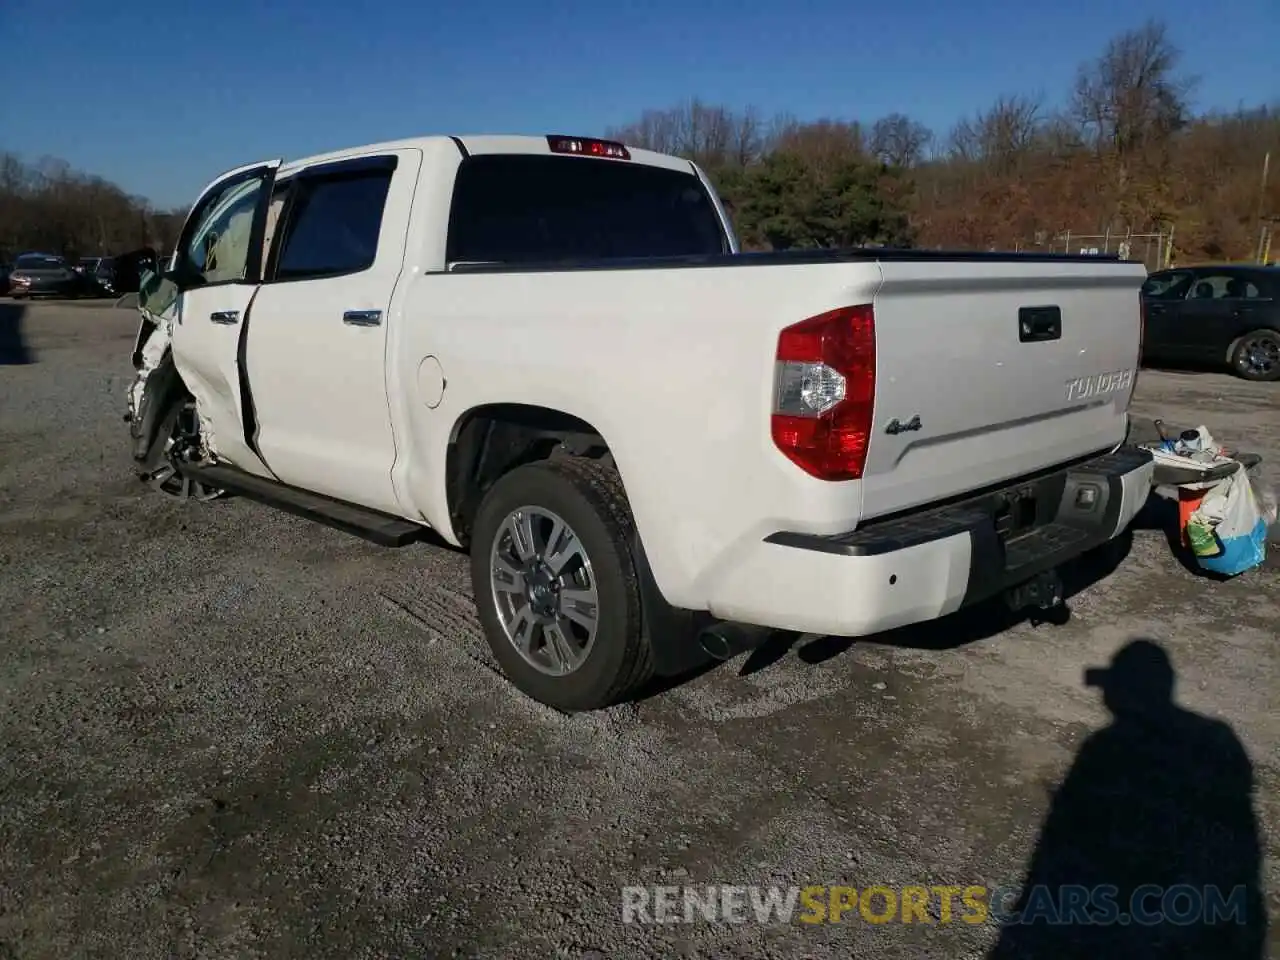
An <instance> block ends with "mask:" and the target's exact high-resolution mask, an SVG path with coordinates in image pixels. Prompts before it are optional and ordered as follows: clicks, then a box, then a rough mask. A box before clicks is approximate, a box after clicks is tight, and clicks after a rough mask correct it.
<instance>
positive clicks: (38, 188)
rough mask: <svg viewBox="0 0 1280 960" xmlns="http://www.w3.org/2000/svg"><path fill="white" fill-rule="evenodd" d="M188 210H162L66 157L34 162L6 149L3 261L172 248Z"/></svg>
mask: <svg viewBox="0 0 1280 960" xmlns="http://www.w3.org/2000/svg"><path fill="white" fill-rule="evenodd" d="M184 215H185V211H167V210H156V209H154V208H153V207H152V206H151V204H150V203H149V202H148V201H147V200H146V199H145V198H144V197H138V196H132V195H130V194H128V193H126V192H125V191H124V190H122V189H121V188H120V187H118V186H117V185H116V184H114V183H111V182H110V181H108V180H104V179H103V178H102V177H97V176H93V175H91V174H86V173H83V172H81V171H78V170H75V169H73V168H72V167H71V166H70V165H69V164H68V163H67V162H66V161H64V160H59V159H57V158H54V157H44V158H42V159H40V160H38V161H36V162H34V163H28V162H25V161H24V160H23V159H22V158H21V157H19V156H18V155H17V154H15V153H9V152H0V263H7V262H10V261H11V260H12V259H13V258H14V257H16V256H18V255H20V254H23V253H31V252H39V253H53V254H58V255H60V256H66V257H77V256H97V255H114V254H119V253H124V252H126V251H130V250H137V249H139V248H141V247H152V248H154V249H157V250H159V249H166V248H168V249H172V246H173V245H174V244H175V243H176V242H177V231H178V230H179V229H180V228H181V226H182V218H183V216H184Z"/></svg>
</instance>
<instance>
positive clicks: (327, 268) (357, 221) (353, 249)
mask: <svg viewBox="0 0 1280 960" xmlns="http://www.w3.org/2000/svg"><path fill="white" fill-rule="evenodd" d="M392 172H393V171H391V170H390V169H375V170H362V171H359V172H355V173H335V174H333V175H326V176H321V177H305V176H304V177H303V179H301V180H299V181H298V182H297V183H296V184H295V189H296V190H297V196H296V198H295V200H294V205H293V207H292V209H291V210H290V211H289V212H288V214H287V217H288V222H287V223H286V224H285V226H284V236H283V238H282V239H281V248H280V259H279V261H278V264H277V266H276V272H275V279H277V280H303V279H315V278H319V277H336V276H342V275H343V274H349V273H359V272H361V271H363V270H368V269H369V268H370V267H372V266H373V261H374V260H375V259H376V258H377V255H378V235H379V234H380V233H381V232H382V213H383V209H384V208H385V207H386V203H387V190H388V189H389V188H390V186H391V176H392Z"/></svg>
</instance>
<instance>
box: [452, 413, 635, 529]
mask: <svg viewBox="0 0 1280 960" xmlns="http://www.w3.org/2000/svg"><path fill="white" fill-rule="evenodd" d="M557 456H579V457H587V458H590V459H602V458H606V457H607V458H610V460H611V458H612V453H611V451H610V449H609V445H608V442H607V441H606V440H605V439H604V436H603V435H602V434H601V432H600V431H599V430H598V429H597V428H596V427H595V426H594V425H592V424H590V423H588V422H587V421H586V420H583V419H582V418H581V417H577V416H575V415H573V414H570V413H566V412H565V411H563V410H556V409H554V408H551V407H543V406H537V405H535V404H526V403H488V404H482V405H480V406H476V407H472V408H471V409H469V410H467V411H466V412H465V413H463V414H461V415H460V416H459V417H458V419H457V420H456V421H455V422H454V425H453V429H452V431H451V432H450V435H449V445H448V450H447V453H446V456H445V487H446V494H447V498H448V507H449V521H450V523H451V524H452V525H453V529H454V534H455V535H456V536H457V538H458V540H459V542H461V543H463V544H464V545H465V544H466V543H467V542H468V540H469V535H470V531H471V523H472V520H473V519H474V517H475V512H476V510H477V509H478V507H479V505H480V501H481V500H482V499H483V497H484V495H485V493H487V492H488V490H489V488H490V487H492V486H493V484H494V482H495V481H496V480H497V479H498V478H499V477H501V476H503V475H504V474H506V473H509V472H511V471H512V470H514V469H515V468H516V467H519V466H522V465H524V464H526V463H533V462H535V461H538V460H548V459H551V458H553V457H557Z"/></svg>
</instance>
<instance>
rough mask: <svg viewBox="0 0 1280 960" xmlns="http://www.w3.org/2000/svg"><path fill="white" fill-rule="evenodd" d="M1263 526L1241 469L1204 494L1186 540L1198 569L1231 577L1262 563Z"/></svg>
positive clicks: (1257, 502)
mask: <svg viewBox="0 0 1280 960" xmlns="http://www.w3.org/2000/svg"><path fill="white" fill-rule="evenodd" d="M1272 517H1274V513H1272ZM1267 526H1268V518H1267V513H1266V512H1264V509H1263V504H1262V503H1261V501H1260V499H1259V497H1258V496H1257V494H1256V493H1254V490H1253V485H1252V483H1250V480H1249V474H1248V472H1247V471H1246V470H1244V469H1243V468H1241V469H1239V470H1236V471H1235V472H1234V473H1232V474H1231V475H1230V476H1228V477H1226V478H1224V479H1223V480H1221V481H1220V482H1219V483H1218V484H1216V485H1215V486H1214V487H1213V488H1212V489H1211V490H1210V491H1209V492H1208V493H1206V494H1205V497H1204V499H1203V500H1202V501H1200V505H1199V506H1198V507H1197V508H1196V510H1195V512H1194V513H1193V514H1192V515H1191V518H1190V520H1189V521H1188V523H1187V539H1188V540H1189V541H1190V543H1191V549H1192V552H1193V553H1194V554H1195V556H1196V562H1197V563H1198V564H1199V565H1200V566H1201V567H1203V568H1204V569H1205V570H1211V571H1213V572H1215V573H1222V574H1227V575H1228V576H1234V575H1235V574H1237V573H1244V572H1245V571H1246V570H1251V569H1253V568H1254V567H1256V566H1258V565H1259V564H1261V563H1262V562H1263V560H1265V559H1266V555H1267Z"/></svg>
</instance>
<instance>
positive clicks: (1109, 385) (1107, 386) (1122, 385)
mask: <svg viewBox="0 0 1280 960" xmlns="http://www.w3.org/2000/svg"><path fill="white" fill-rule="evenodd" d="M1132 386H1133V368H1132V367H1131V368H1129V369H1128V370H1112V371H1111V372H1110V373H1096V374H1094V375H1093V376H1091V377H1076V378H1075V379H1074V380H1068V381H1067V402H1068V403H1071V402H1072V401H1073V400H1088V399H1089V398H1090V397H1102V396H1106V395H1107V394H1108V393H1118V392H1120V391H1122V390H1128V389H1129V388H1130V387H1132Z"/></svg>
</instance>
